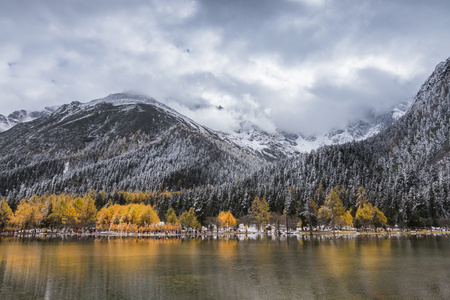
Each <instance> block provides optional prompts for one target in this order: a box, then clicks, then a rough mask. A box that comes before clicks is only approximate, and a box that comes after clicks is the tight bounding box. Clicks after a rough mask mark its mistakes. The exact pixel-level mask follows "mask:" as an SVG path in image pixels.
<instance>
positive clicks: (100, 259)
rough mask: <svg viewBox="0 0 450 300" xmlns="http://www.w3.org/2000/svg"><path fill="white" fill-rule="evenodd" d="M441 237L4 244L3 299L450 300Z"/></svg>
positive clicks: (0, 265) (449, 246)
mask: <svg viewBox="0 0 450 300" xmlns="http://www.w3.org/2000/svg"><path fill="white" fill-rule="evenodd" d="M449 250H450V242H449V238H448V237H446V236H443V237H429V236H428V237H427V236H416V237H398V236H397V237H389V238H388V237H377V236H365V237H353V238H348V237H336V238H333V237H313V238H311V237H309V236H291V237H279V238H276V237H274V238H272V237H267V236H256V235H254V236H251V235H249V236H237V237H233V236H225V237H217V236H211V237H192V238H171V239H156V238H106V237H105V238H67V237H66V238H62V237H53V238H50V237H34V238H1V239H0V299H30V298H46V299H62V298H65V299H80V298H95V299H128V298H133V299H135V298H136V299H148V298H164V299H167V298H178V299H211V298H216V299H311V298H319V299H322V298H335V299H360V298H376V299H399V298H400V299H402V298H403V299H410V298H426V299H429V298H433V299H445V298H447V299H448V298H450V286H449V282H450V251H449Z"/></svg>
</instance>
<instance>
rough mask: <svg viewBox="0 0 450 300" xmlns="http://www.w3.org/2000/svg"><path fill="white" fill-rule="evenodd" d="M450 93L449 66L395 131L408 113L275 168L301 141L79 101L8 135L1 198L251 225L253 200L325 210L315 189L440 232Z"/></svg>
mask: <svg viewBox="0 0 450 300" xmlns="http://www.w3.org/2000/svg"><path fill="white" fill-rule="evenodd" d="M449 91H450V58H449V59H448V60H447V61H446V62H444V63H441V64H439V65H438V66H437V67H436V69H435V71H434V72H433V74H432V75H431V76H430V78H429V79H428V80H427V81H426V82H425V83H424V84H423V85H422V87H421V89H420V91H419V92H418V94H417V95H416V97H415V98H414V101H413V103H412V105H411V106H410V107H409V109H408V111H407V112H406V114H404V115H403V116H401V117H400V118H398V119H397V120H396V121H395V122H394V120H395V119H396V118H397V117H399V116H400V115H402V114H403V110H402V109H400V108H398V109H394V110H393V111H392V113H391V114H389V115H384V116H383V115H382V116H377V115H373V116H372V119H370V118H366V121H365V123H364V122H360V123H356V124H354V126H349V127H348V128H346V129H345V130H343V131H336V132H333V133H332V134H330V135H327V138H328V139H329V140H331V141H333V142H342V141H345V139H346V138H347V137H348V136H351V137H353V138H354V139H358V138H361V139H362V138H365V137H368V136H370V135H372V136H370V137H368V138H367V139H365V140H362V141H358V142H351V143H345V144H337V145H330V146H324V147H320V148H318V149H317V150H315V151H311V152H310V153H303V154H297V155H292V156H291V157H289V158H287V159H277V158H280V157H284V156H289V155H291V154H290V153H292V154H294V153H296V152H295V151H299V149H298V148H296V147H298V145H299V142H298V141H299V137H300V135H291V134H286V133H281V132H279V133H276V134H275V137H274V135H270V134H267V133H264V131H262V130H259V129H258V128H256V127H255V126H252V125H251V124H248V123H243V124H242V127H243V129H242V131H240V132H238V133H237V134H236V135H226V134H223V133H219V132H216V131H214V130H211V129H208V128H206V127H204V126H201V125H199V124H197V123H196V122H194V121H192V120H190V119H189V118H187V117H185V116H183V115H181V114H179V113H177V112H175V111H174V110H172V109H170V108H169V107H167V106H165V105H163V104H161V103H159V102H157V101H156V100H154V99H151V98H146V97H141V96H136V95H129V94H114V95H110V96H108V97H106V98H103V99H98V100H94V101H91V102H88V103H84V104H83V103H79V102H72V103H70V104H66V105H63V106H61V107H60V108H58V109H57V110H56V111H54V112H53V113H51V114H49V115H46V116H43V117H40V118H37V119H35V120H33V121H30V122H24V123H19V124H17V125H15V126H14V127H12V128H10V129H9V130H7V131H4V132H2V133H0V197H3V196H5V197H8V198H9V199H12V201H13V202H14V201H16V202H18V201H19V200H20V199H21V197H23V196H25V195H31V194H38V195H42V194H44V193H46V192H55V193H59V192H64V191H65V192H69V193H86V192H88V191H89V190H90V189H95V190H97V191H99V190H106V191H108V192H111V191H112V192H114V191H115V190H116V189H117V190H147V189H149V190H160V191H164V190H165V189H168V190H172V191H177V193H172V194H174V195H176V197H175V198H170V197H169V198H161V199H160V200H159V201H160V202H159V203H154V204H155V205H157V206H158V207H159V208H160V211H166V210H167V208H168V207H169V206H171V205H173V204H176V207H177V209H178V210H179V211H182V210H185V209H187V208H190V207H194V209H196V211H203V212H206V213H205V214H211V213H212V214H217V213H218V211H219V208H220V210H232V211H233V213H236V214H238V215H241V216H242V215H245V214H248V213H249V209H250V207H251V202H252V199H254V197H255V196H256V195H258V196H259V197H265V198H266V199H267V201H268V203H269V205H270V208H271V210H272V211H277V212H280V213H281V212H282V211H283V210H284V209H285V208H286V210H287V211H288V212H290V213H297V212H301V210H302V209H304V207H305V203H306V202H307V201H309V200H310V199H315V200H317V202H318V205H321V204H322V203H323V201H324V199H323V197H322V198H317V197H318V196H317V193H316V192H317V188H318V186H322V187H323V188H324V190H325V191H327V190H328V191H329V190H330V189H331V188H333V187H334V186H336V185H341V186H343V187H345V188H346V189H347V191H348V193H346V194H345V195H343V199H342V200H343V204H344V206H345V207H351V206H354V205H355V199H354V192H353V191H355V190H357V189H358V188H359V187H360V186H364V187H365V188H366V189H367V193H368V195H369V199H370V201H371V203H373V205H376V206H378V207H380V208H381V209H382V211H383V212H386V216H387V217H388V218H389V219H391V220H392V222H394V223H398V224H409V226H422V225H420V224H424V222H425V221H426V222H429V223H430V224H436V223H437V221H438V219H439V218H449V217H450V204H449V199H450V185H449V183H450V146H449V139H450V132H449V128H450V126H449V123H450V119H449V118H450V112H449V111H450V104H449V103H450V92H449ZM367 120H369V121H367ZM389 122H390V123H391V125H385V124H388V123H389ZM383 126H386V127H383ZM383 128H384V129H383ZM377 131H380V132H379V133H378V134H375V132H377ZM373 134H375V135H373ZM236 136H237V137H236ZM239 137H241V139H239ZM286 149H292V152H288V151H287V150H286ZM289 151H291V150H289ZM286 153H288V154H286ZM283 155H284V156H283ZM103 204H105V203H103Z"/></svg>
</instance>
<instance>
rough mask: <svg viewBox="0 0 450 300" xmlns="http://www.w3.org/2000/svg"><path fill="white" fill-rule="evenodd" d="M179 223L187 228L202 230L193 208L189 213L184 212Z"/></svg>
mask: <svg viewBox="0 0 450 300" xmlns="http://www.w3.org/2000/svg"><path fill="white" fill-rule="evenodd" d="M179 222H180V224H181V226H183V227H185V228H200V223H199V222H198V221H197V217H196V216H195V212H194V209H193V208H192V207H191V208H190V209H189V211H184V212H183V213H182V214H181V216H180V218H179Z"/></svg>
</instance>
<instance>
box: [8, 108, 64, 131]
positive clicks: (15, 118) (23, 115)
mask: <svg viewBox="0 0 450 300" xmlns="http://www.w3.org/2000/svg"><path fill="white" fill-rule="evenodd" d="M55 110H56V107H46V108H45V109H44V110H42V111H32V112H28V111H26V110H17V111H15V112H13V113H11V114H10V115H9V116H7V117H5V116H4V115H0V132H3V131H6V130H8V129H10V128H12V127H14V126H16V125H17V124H20V123H24V122H29V121H32V120H34V119H38V118H41V117H44V116H47V115H49V114H51V113H52V112H53V111H55Z"/></svg>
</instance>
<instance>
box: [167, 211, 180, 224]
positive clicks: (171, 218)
mask: <svg viewBox="0 0 450 300" xmlns="http://www.w3.org/2000/svg"><path fill="white" fill-rule="evenodd" d="M165 217H166V223H167V224H171V225H175V224H177V223H178V219H177V215H176V214H175V210H174V209H173V208H172V207H171V208H169V209H168V210H167V213H166V215H165Z"/></svg>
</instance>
